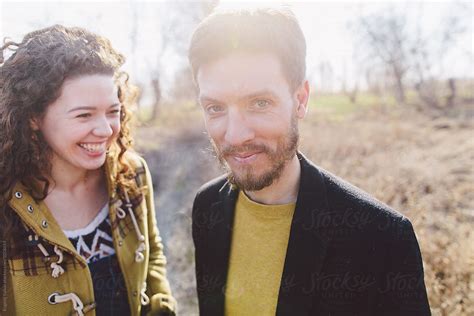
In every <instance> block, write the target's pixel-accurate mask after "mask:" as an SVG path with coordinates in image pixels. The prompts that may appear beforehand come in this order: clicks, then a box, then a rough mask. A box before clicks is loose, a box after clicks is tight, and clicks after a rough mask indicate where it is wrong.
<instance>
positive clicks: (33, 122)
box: [30, 118, 40, 131]
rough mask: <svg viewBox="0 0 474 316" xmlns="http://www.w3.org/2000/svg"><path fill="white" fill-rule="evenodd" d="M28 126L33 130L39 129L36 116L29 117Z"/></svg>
mask: <svg viewBox="0 0 474 316" xmlns="http://www.w3.org/2000/svg"><path fill="white" fill-rule="evenodd" d="M30 127H31V129H32V130H34V131H39V129H40V127H39V122H38V119H37V118H32V119H30Z"/></svg>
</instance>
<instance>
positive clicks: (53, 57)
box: [0, 25, 138, 233]
mask: <svg viewBox="0 0 474 316" xmlns="http://www.w3.org/2000/svg"><path fill="white" fill-rule="evenodd" d="M7 51H11V56H9V57H8V58H4V55H5V53H7ZM124 62H125V58H124V56H123V55H121V54H120V53H118V52H117V51H115V50H114V49H113V48H112V46H111V44H110V41H109V40H107V39H106V38H104V37H101V36H98V35H96V34H93V33H91V32H89V31H87V30H85V29H82V28H77V27H64V26H61V25H54V26H51V27H48V28H45V29H41V30H37V31H34V32H31V33H28V34H27V35H26V36H25V37H24V38H23V40H22V41H21V42H19V43H17V42H13V41H11V40H7V39H5V41H4V45H3V46H2V47H1V48H0V96H1V98H0V170H1V172H0V223H1V226H2V232H3V233H6V232H7V231H9V228H11V226H12V225H13V224H12V221H11V218H10V219H9V216H8V214H7V213H8V211H7V209H8V207H7V203H8V200H10V198H11V196H12V190H13V187H14V185H15V184H16V183H17V182H18V181H20V182H21V183H22V184H23V185H25V186H26V187H27V188H28V189H29V190H30V191H31V194H32V195H33V197H34V198H35V199H38V200H41V199H44V198H45V197H46V195H47V192H48V188H49V186H50V183H49V181H48V175H49V172H50V170H51V165H50V157H51V153H50V148H49V146H48V145H47V143H46V142H45V141H44V139H43V137H42V135H41V133H40V132H39V131H35V130H34V129H33V128H32V126H31V123H30V122H32V120H33V119H35V118H41V117H42V116H43V115H44V114H45V111H46V109H47V107H48V105H50V104H51V103H53V102H54V101H55V100H56V99H57V98H58V97H59V96H60V94H61V87H62V85H63V83H64V81H65V80H66V79H72V78H75V77H79V76H83V75H94V74H104V75H110V76H113V77H114V79H115V82H116V84H117V87H118V98H119V100H120V103H121V116H120V123H121V131H120V134H119V136H118V138H117V140H116V142H114V144H113V145H112V146H111V148H109V152H108V159H114V160H115V161H116V162H117V164H118V168H117V174H116V175H114V176H115V178H116V179H117V181H118V185H120V186H122V187H128V188H130V189H132V190H138V188H137V187H136V185H134V181H132V180H131V179H132V178H133V176H134V171H133V169H132V168H131V166H129V165H128V164H127V162H126V161H125V159H124V154H125V152H126V151H127V150H129V149H131V145H132V138H131V136H130V127H129V121H130V118H131V112H130V108H131V106H132V105H133V104H134V102H135V100H136V91H137V90H136V89H135V88H134V87H133V86H132V85H130V84H129V83H128V75H127V74H126V73H125V72H123V71H121V70H120V67H121V66H122V65H123V64H124ZM35 183H36V184H38V183H39V184H42V185H40V186H35V185H34V184H35ZM10 211H11V210H10Z"/></svg>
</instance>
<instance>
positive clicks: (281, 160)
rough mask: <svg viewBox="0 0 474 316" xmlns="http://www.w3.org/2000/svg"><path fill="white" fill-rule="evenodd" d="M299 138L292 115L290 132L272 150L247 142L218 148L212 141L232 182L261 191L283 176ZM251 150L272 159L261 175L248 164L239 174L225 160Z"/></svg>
mask: <svg viewBox="0 0 474 316" xmlns="http://www.w3.org/2000/svg"><path fill="white" fill-rule="evenodd" d="M298 139H299V134H298V125H297V119H296V116H295V115H292V118H291V124H290V128H289V130H288V133H287V134H286V135H284V136H282V137H281V138H280V139H279V140H278V142H277V147H276V149H275V150H272V149H271V148H269V147H267V146H266V145H264V144H247V145H242V146H225V147H223V148H218V147H217V145H216V144H215V142H214V141H213V140H212V139H211V143H212V145H213V147H214V151H215V153H216V155H217V158H218V159H219V162H220V163H221V165H222V166H223V167H224V169H225V170H226V171H227V172H228V179H229V181H230V183H232V184H234V185H236V186H238V187H239V188H240V189H241V190H245V191H259V190H262V189H263V188H266V187H268V186H270V185H271V184H272V183H273V182H274V181H275V180H277V179H278V178H279V177H280V176H281V174H282V172H283V169H284V168H285V166H286V164H287V162H288V161H290V160H291V159H292V158H293V157H294V155H295V153H296V149H297V147H298ZM249 151H250V152H259V155H261V154H265V155H267V157H268V159H269V161H270V163H269V167H270V169H269V170H267V171H265V172H264V173H263V174H261V175H257V174H258V173H257V170H256V168H254V167H252V166H246V167H244V168H242V170H241V172H239V174H236V173H234V172H233V171H232V169H231V168H230V166H229V164H228V163H227V161H226V160H225V157H227V156H229V155H233V154H236V153H241V152H249ZM265 167H268V166H265ZM265 167H264V168H265Z"/></svg>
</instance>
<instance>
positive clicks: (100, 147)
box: [79, 143, 105, 152]
mask: <svg viewBox="0 0 474 316" xmlns="http://www.w3.org/2000/svg"><path fill="white" fill-rule="evenodd" d="M79 146H81V147H82V148H84V149H85V150H87V151H89V152H100V151H104V150H105V143H101V144H84V143H83V144H79Z"/></svg>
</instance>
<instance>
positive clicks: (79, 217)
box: [0, 25, 176, 315]
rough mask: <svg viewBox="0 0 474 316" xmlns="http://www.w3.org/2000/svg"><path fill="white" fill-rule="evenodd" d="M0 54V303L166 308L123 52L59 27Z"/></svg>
mask: <svg viewBox="0 0 474 316" xmlns="http://www.w3.org/2000/svg"><path fill="white" fill-rule="evenodd" d="M8 51H11V52H12V53H11V56H9V57H8V58H7V57H6V56H4V55H5V53H7V52H8ZM1 52H2V54H1V56H0V94H1V99H0V170H1V174H0V214H1V218H0V223H1V228H2V240H6V243H5V244H6V249H5V250H6V254H7V259H8V260H6V261H5V260H4V263H6V262H8V267H7V271H9V273H7V300H6V303H5V304H6V306H3V310H4V311H6V313H7V314H8V315H70V314H73V315H74V314H75V315H84V314H86V315H95V314H97V315H141V314H142V315H143V314H158V313H159V314H160V315H174V313H175V308H176V303H175V300H174V299H173V297H172V296H171V292H170V287H169V284H168V280H167V278H166V269H165V264H166V259H165V257H164V255H163V245H162V243H161V238H160V236H159V233H158V230H157V227H156V220H155V210H154V204H153V191H152V183H151V177H150V173H149V171H148V168H147V166H146V164H145V161H144V160H143V159H142V158H140V157H139V156H138V155H137V154H135V153H134V152H133V151H132V149H131V137H130V130H129V126H128V125H129V124H128V123H129V120H130V111H129V107H130V105H131V104H133V102H134V90H133V89H132V87H131V86H130V85H129V84H128V78H127V75H126V74H125V73H124V72H121V71H120V70H119V68H120V67H121V66H122V64H123V63H124V61H125V60H124V57H123V56H122V55H121V54H119V53H117V52H116V51H115V50H114V49H113V48H112V47H111V45H110V42H109V41H108V40H107V39H105V38H103V37H100V36H97V35H95V34H92V33H90V32H88V31H86V30H84V29H80V28H67V27H63V26H60V25H55V26H52V27H49V28H46V29H42V30H38V31H35V32H32V33H29V34H27V35H26V36H25V37H24V39H23V41H22V42H21V43H15V42H11V41H8V42H6V43H5V44H4V46H3V47H2V49H1ZM4 253H5V252H4Z"/></svg>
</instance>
